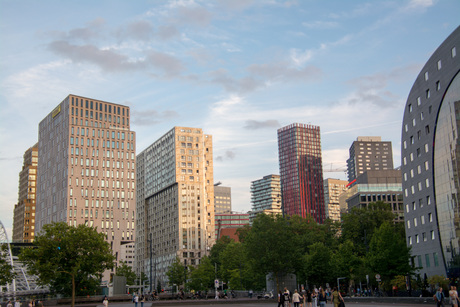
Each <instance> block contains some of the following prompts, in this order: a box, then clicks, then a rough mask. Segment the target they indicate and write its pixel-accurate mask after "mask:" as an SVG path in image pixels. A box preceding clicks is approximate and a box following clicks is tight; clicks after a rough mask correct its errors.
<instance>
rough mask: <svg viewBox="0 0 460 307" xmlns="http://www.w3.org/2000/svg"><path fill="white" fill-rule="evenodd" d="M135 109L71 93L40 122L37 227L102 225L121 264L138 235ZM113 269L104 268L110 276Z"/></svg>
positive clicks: (99, 228)
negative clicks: (123, 248) (126, 248)
mask: <svg viewBox="0 0 460 307" xmlns="http://www.w3.org/2000/svg"><path fill="white" fill-rule="evenodd" d="M129 111H130V109H129V107H127V106H123V105H119V104H114V103H110V102H106V101H101V100H96V99H92V98H87V97H81V96H76V95H69V96H67V97H66V98H65V99H64V100H63V101H62V102H61V103H60V104H59V105H57V106H56V107H55V108H54V110H52V112H50V113H49V114H48V115H47V116H46V117H45V118H44V119H43V120H42V121H41V122H40V124H39V140H38V178H37V206H36V211H37V212H36V231H37V232H38V231H40V229H41V228H42V227H43V226H44V225H45V224H49V223H52V222H66V223H67V224H68V225H71V226H77V225H80V224H85V225H88V226H91V227H97V230H98V231H99V232H101V233H103V234H105V235H106V240H107V242H108V243H109V244H110V246H111V248H112V251H113V254H114V255H115V257H116V263H117V264H118V263H119V261H120V249H121V245H123V244H127V243H130V242H134V240H135V227H134V221H135V220H134V217H135V209H136V208H135V180H136V179H135V173H136V170H135V164H136V157H135V150H136V137H135V133H134V132H133V131H131V130H130V112H129ZM114 272H115V269H114V270H112V271H111V272H105V273H104V277H103V279H104V281H106V282H109V281H110V275H111V274H112V275H113V274H114Z"/></svg>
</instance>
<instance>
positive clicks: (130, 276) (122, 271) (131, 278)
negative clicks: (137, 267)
mask: <svg viewBox="0 0 460 307" xmlns="http://www.w3.org/2000/svg"><path fill="white" fill-rule="evenodd" d="M120 263H121V265H120V266H119V267H118V268H117V271H116V274H115V275H116V276H124V277H126V284H128V285H134V283H135V282H136V279H137V276H136V273H134V271H133V268H132V267H130V266H129V265H127V264H126V262H124V261H121V262H120Z"/></svg>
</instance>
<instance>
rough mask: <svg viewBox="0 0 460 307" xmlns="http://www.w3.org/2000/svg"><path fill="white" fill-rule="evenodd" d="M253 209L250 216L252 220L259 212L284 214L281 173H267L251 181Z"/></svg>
mask: <svg viewBox="0 0 460 307" xmlns="http://www.w3.org/2000/svg"><path fill="white" fill-rule="evenodd" d="M251 204H252V210H251V211H250V212H249V218H250V220H251V221H252V220H253V219H254V218H255V217H256V216H257V214H259V213H265V214H270V215H276V214H282V211H281V183H280V176H279V175H273V174H272V175H267V176H264V177H263V178H262V179H258V180H254V181H252V182H251Z"/></svg>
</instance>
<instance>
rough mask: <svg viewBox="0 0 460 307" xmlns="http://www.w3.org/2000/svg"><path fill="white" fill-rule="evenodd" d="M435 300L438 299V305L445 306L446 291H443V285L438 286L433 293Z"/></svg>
mask: <svg viewBox="0 0 460 307" xmlns="http://www.w3.org/2000/svg"><path fill="white" fill-rule="evenodd" d="M433 298H434V300H435V301H436V306H437V307H444V299H445V296H444V293H443V292H442V287H439V288H438V291H436V293H435V294H434V295H433Z"/></svg>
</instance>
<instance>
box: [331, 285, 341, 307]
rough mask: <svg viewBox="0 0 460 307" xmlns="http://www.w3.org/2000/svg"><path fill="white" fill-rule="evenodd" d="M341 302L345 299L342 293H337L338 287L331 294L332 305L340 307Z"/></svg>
mask: <svg viewBox="0 0 460 307" xmlns="http://www.w3.org/2000/svg"><path fill="white" fill-rule="evenodd" d="M340 301H343V297H342V295H341V294H340V292H339V291H337V287H334V290H333V291H332V294H331V303H332V304H334V307H339V304H340Z"/></svg>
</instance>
